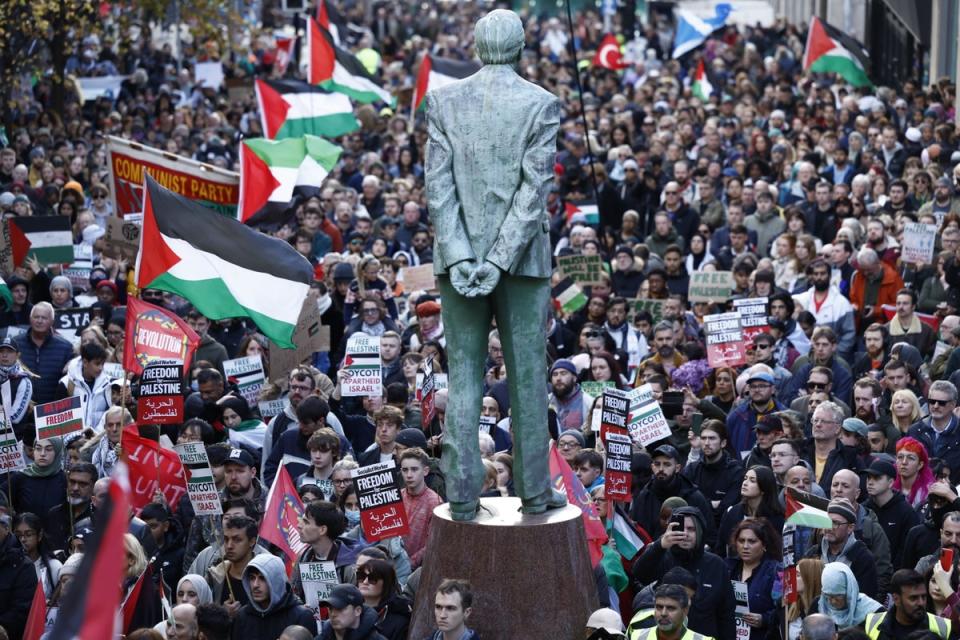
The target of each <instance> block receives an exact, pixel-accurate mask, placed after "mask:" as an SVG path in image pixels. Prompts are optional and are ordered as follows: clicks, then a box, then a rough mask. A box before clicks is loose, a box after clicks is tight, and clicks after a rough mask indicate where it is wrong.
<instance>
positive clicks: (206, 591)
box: [153, 573, 213, 637]
mask: <svg viewBox="0 0 960 640" xmlns="http://www.w3.org/2000/svg"><path fill="white" fill-rule="evenodd" d="M173 595H174V597H175V598H176V602H175V603H174V606H176V605H178V604H192V605H193V606H195V607H199V606H200V605H202V604H210V603H211V602H213V592H212V591H211V590H210V585H208V584H207V581H206V580H205V579H204V577H203V576H201V575H197V574H196V573H188V574H187V575H185V576H183V577H182V578H180V582H178V583H177V592H176V593H175V594H173ZM153 630H154V631H156V632H157V633H160V634H161V635H163V636H164V637H166V634H167V621H166V620H161V621H160V622H158V623H157V624H156V626H154V627H153Z"/></svg>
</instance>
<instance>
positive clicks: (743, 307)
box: [733, 298, 770, 344]
mask: <svg viewBox="0 0 960 640" xmlns="http://www.w3.org/2000/svg"><path fill="white" fill-rule="evenodd" d="M733 310H734V311H736V312H737V313H739V314H740V328H741V329H742V330H743V339H744V340H746V341H747V342H748V343H750V344H753V336H755V335H757V334H758V333H769V332H770V325H769V324H768V323H767V299H766V298H742V299H740V300H734V301H733Z"/></svg>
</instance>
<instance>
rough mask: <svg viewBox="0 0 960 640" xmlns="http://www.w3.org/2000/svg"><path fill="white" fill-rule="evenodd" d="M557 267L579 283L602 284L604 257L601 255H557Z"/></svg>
mask: <svg viewBox="0 0 960 640" xmlns="http://www.w3.org/2000/svg"><path fill="white" fill-rule="evenodd" d="M557 268H559V269H560V271H561V272H562V273H563V275H564V276H566V277H568V278H570V279H571V280H573V281H574V282H576V283H577V284H582V285H586V286H591V285H595V284H600V282H601V274H602V273H603V259H602V258H601V257H600V256H577V255H573V256H557Z"/></svg>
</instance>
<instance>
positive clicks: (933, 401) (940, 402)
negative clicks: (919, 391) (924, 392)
mask: <svg viewBox="0 0 960 640" xmlns="http://www.w3.org/2000/svg"><path fill="white" fill-rule="evenodd" d="M951 402H953V400H937V399H936V398H927V404H933V405H937V406H946V405H948V404H950V403H951Z"/></svg>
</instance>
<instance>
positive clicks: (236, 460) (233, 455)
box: [223, 449, 254, 467]
mask: <svg viewBox="0 0 960 640" xmlns="http://www.w3.org/2000/svg"><path fill="white" fill-rule="evenodd" d="M223 464H242V465H243V466H245V467H253V466H254V462H253V456H252V455H250V452H249V451H244V450H243V449H231V450H230V455H228V456H227V459H226V460H224V461H223Z"/></svg>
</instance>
